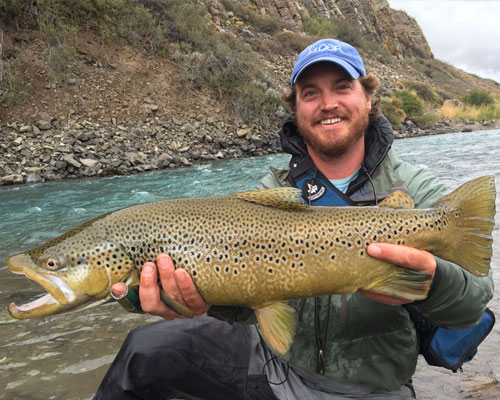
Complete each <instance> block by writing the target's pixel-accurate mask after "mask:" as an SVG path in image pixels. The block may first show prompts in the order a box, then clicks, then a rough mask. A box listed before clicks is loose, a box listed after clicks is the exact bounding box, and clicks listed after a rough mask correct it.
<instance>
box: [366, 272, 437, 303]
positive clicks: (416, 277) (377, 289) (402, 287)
mask: <svg viewBox="0 0 500 400" xmlns="http://www.w3.org/2000/svg"><path fill="white" fill-rule="evenodd" d="M431 283H432V277H431V276H430V275H429V274H425V273H423V272H419V271H415V270H412V269H408V268H402V267H395V268H394V272H393V273H392V274H390V275H389V276H387V277H385V278H384V279H381V280H379V281H376V282H373V283H372V284H370V285H368V286H365V287H362V288H361V289H363V290H367V291H369V292H373V293H378V294H384V295H387V296H392V297H397V298H399V299H404V300H408V301H416V300H424V299H425V298H426V297H427V294H428V292H429V288H430V286H431Z"/></svg>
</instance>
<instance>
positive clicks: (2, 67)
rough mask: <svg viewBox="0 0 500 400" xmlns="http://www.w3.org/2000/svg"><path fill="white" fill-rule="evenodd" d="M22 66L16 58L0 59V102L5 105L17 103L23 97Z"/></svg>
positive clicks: (23, 78) (23, 80)
mask: <svg viewBox="0 0 500 400" xmlns="http://www.w3.org/2000/svg"><path fill="white" fill-rule="evenodd" d="M0 55H1V54H0ZM22 71H24V67H23V65H22V64H21V62H19V61H18V60H15V59H9V60H4V59H0V102H1V103H3V104H5V105H12V104H19V103H21V100H22V97H23V92H22V89H23V86H24V82H25V77H24V75H23V73H22Z"/></svg>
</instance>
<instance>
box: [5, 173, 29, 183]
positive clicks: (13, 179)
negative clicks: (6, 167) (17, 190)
mask: <svg viewBox="0 0 500 400" xmlns="http://www.w3.org/2000/svg"><path fill="white" fill-rule="evenodd" d="M0 181H1V182H2V184H4V185H12V184H16V183H23V182H24V178H23V176H22V175H21V174H12V175H7V176H3V177H2V178H1V179H0Z"/></svg>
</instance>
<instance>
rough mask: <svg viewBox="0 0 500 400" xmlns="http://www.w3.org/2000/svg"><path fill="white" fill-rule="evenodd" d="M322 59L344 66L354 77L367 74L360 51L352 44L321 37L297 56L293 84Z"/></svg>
mask: <svg viewBox="0 0 500 400" xmlns="http://www.w3.org/2000/svg"><path fill="white" fill-rule="evenodd" d="M321 61H329V62H332V63H335V64H338V65H340V66H341V67H342V68H344V69H345V70H346V71H347V72H348V73H349V75H351V77H352V79H358V78H359V77H360V76H365V75H366V71H365V67H364V66H363V60H362V59H361V56H360V55H359V53H358V51H357V50H356V49H355V48H354V47H352V46H351V45H350V44H347V43H344V42H341V41H340V40H335V39H321V40H318V41H317V42H314V43H313V44H311V45H309V46H307V47H306V48H305V49H304V50H303V51H302V53H300V54H299V56H298V57H297V61H296V62H295V67H294V68H293V72H292V81H291V86H293V85H295V83H296V82H297V79H298V78H299V76H300V74H301V73H302V72H304V70H305V69H306V68H307V67H309V66H311V65H312V64H315V63H317V62H321Z"/></svg>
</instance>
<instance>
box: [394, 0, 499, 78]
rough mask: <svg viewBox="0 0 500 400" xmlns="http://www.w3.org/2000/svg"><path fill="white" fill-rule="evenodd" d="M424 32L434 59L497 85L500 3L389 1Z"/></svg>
mask: <svg viewBox="0 0 500 400" xmlns="http://www.w3.org/2000/svg"><path fill="white" fill-rule="evenodd" d="M389 4H390V5H391V7H392V8H396V9H398V10H404V11H406V13H407V14H408V15H410V16H412V17H413V18H415V19H416V20H417V22H418V24H419V25H420V28H421V29H422V30H423V32H424V35H425V37H426V38H427V41H428V43H429V46H430V47H431V50H432V52H433V53H434V56H435V57H436V58H438V59H439V60H442V61H446V62H447V63H448V64H451V65H453V66H455V67H457V68H460V69H462V70H464V71H467V72H471V73H473V74H476V75H478V76H481V77H485V78H491V79H494V80H496V81H497V82H499V83H500V0H389Z"/></svg>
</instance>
